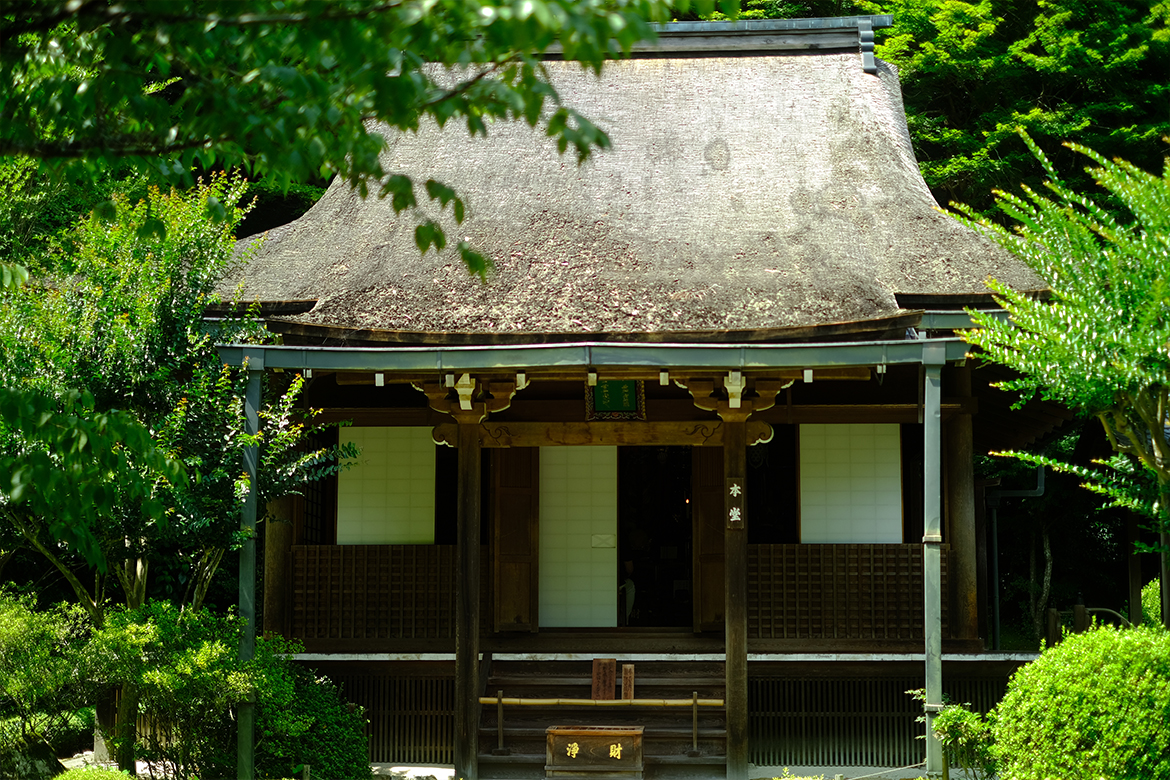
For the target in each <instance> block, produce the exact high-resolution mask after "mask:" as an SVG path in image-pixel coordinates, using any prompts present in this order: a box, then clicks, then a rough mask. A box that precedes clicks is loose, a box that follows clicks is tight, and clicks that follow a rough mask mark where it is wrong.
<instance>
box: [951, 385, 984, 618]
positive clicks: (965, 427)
mask: <svg viewBox="0 0 1170 780" xmlns="http://www.w3.org/2000/svg"><path fill="white" fill-rule="evenodd" d="M951 376H952V378H953V380H954V386H953V387H952V392H953V393H954V394H955V395H957V396H959V397H961V398H969V397H970V395H971V369H970V367H968V366H962V367H957V368H955V369H954V370H953V373H952V374H951ZM946 446H947V457H946V464H947V478H946V488H947V508H948V510H949V511H950V515H951V516H950V523H949V524H948V526H949V528H950V531H951V538H950V544H951V555H952V558H951V564H952V566H953V568H952V569H951V572H952V574H951V578H952V579H951V583H952V586H951V587H952V589H953V593H954V595H955V598H954V601H953V602H952V603H954V605H955V614H954V617H953V620H952V622H951V635H952V636H957V637H959V638H960V639H975V638H977V637H978V636H979V582H978V579H979V569H978V565H977V549H976V548H977V542H976V537H975V452H974V450H975V443H974V438H973V435H972V431H971V415H969V414H957V415H955V417H954V418H953V419H952V420H951V421H950V422H949V423H948V424H947V437H946Z"/></svg>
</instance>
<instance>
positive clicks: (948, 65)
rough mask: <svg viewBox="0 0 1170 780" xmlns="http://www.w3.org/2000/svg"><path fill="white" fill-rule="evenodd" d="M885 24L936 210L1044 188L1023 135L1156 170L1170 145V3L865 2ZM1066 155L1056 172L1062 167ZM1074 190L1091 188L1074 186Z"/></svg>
mask: <svg viewBox="0 0 1170 780" xmlns="http://www.w3.org/2000/svg"><path fill="white" fill-rule="evenodd" d="M858 5H859V6H860V7H861V8H862V9H863V10H864V11H865V12H867V13H892V14H893V15H894V26H893V27H892V28H890V29H887V30H880V31H878V35H879V44H878V47H877V54H878V56H879V57H881V58H882V59H885V60H887V61H889V62H892V63H893V64H895V65H896V66H897V67H898V69H899V75H900V77H901V81H902V87H903V97H904V100H905V104H906V112H907V120H908V122H909V125H910V134H911V136H912V138H913V139H914V150H915V153H916V155H917V157H918V161H919V165H920V167H921V169H922V173H923V176H924V177H925V179H926V182H927V184H928V185H930V187H931V189H932V190H933V191H934V193H935V196H936V198H937V199H938V200H939V202H941V203H946V202H949V201H960V202H964V203H968V204H970V205H971V206H972V207H974V208H975V209H976V210H978V211H986V210H988V209H990V208H991V207H992V206H993V205H994V204H993V201H992V199H991V197H990V195H989V193H990V192H991V191H992V189H993V188H997V187H998V188H1003V187H1007V186H1014V185H1015V184H1016V183H1017V182H1019V181H1020V180H1021V176H1023V177H1024V178H1023V180H1024V181H1025V182H1027V183H1028V184H1030V185H1031V186H1032V187H1033V188H1037V187H1039V186H1040V177H1039V176H1036V175H1031V176H1029V175H1027V174H1024V173H1022V172H1023V171H1026V170H1027V169H1028V165H1029V162H1030V159H1031V155H1030V153H1029V151H1028V149H1027V148H1026V147H1025V145H1023V144H1021V143H1019V140H1018V136H1017V132H1018V130H1020V129H1021V128H1022V129H1024V130H1026V131H1027V132H1028V133H1030V134H1031V135H1033V136H1034V137H1036V138H1037V139H1038V140H1040V141H1041V142H1042V143H1043V144H1044V145H1046V146H1048V145H1055V142H1059V141H1063V140H1071V141H1074V142H1076V143H1078V144H1082V145H1085V146H1088V147H1091V148H1094V149H1096V150H1097V151H1099V152H1101V153H1102V154H1103V155H1105V156H1107V157H1124V158H1126V159H1129V160H1131V161H1132V162H1134V163H1135V164H1136V165H1138V166H1140V167H1143V168H1147V169H1151V168H1154V167H1155V166H1156V165H1158V164H1159V163H1160V152H1159V150H1158V143H1157V142H1158V139H1159V138H1161V137H1162V136H1165V135H1167V134H1170V115H1167V113H1166V110H1165V106H1166V100H1167V98H1168V96H1170V82H1168V81H1167V79H1166V78H1165V74H1166V73H1167V72H1170V26H1168V22H1170V3H1166V2H1164V0H1138V1H1137V2H1134V1H1133V0H863V1H862V2H859V3H858ZM1073 162H1075V160H1074V159H1073V158H1072V156H1071V155H1068V156H1067V157H1064V158H1062V159H1059V160H1058V163H1060V166H1061V167H1064V166H1065V164H1068V165H1069V167H1071V166H1072V163H1073ZM1071 183H1072V185H1073V187H1074V188H1075V189H1085V188H1087V187H1089V186H1091V181H1090V179H1089V178H1088V177H1084V176H1080V175H1074V178H1072V179H1071Z"/></svg>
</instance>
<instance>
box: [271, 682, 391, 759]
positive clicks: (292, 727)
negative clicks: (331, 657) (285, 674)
mask: <svg viewBox="0 0 1170 780" xmlns="http://www.w3.org/2000/svg"><path fill="white" fill-rule="evenodd" d="M285 663H286V664H287V665H288V667H289V671H290V673H291V678H292V682H293V687H292V690H291V697H289V698H285V697H283V696H280V697H276V696H271V695H266V694H265V693H264V692H262V693H261V696H260V701H259V702H258V704H257V711H256V727H257V728H256V774H257V775H258V776H259V777H293V776H299V775H300V770H301V767H303V766H304V765H305V764H308V765H309V766H310V767H311V769H310V771H311V773H312V776H313V777H315V778H321V780H359V779H360V778H368V777H370V763H369V762H370V759H369V747H368V745H367V743H366V735H365V725H366V724H365V718H364V716H363V711H362V709H361V708H360V707H351V705H349V704H348V703H347V702H346V701H345V698H344V697H343V696H342V695H341V690H340V689H339V688H338V687H337V685H335V684H334V683H333V681H332V680H330V679H329V678H328V677H318V676H317V675H316V674H314V673H313V672H312V671H310V670H308V669H306V668H304V667H301V666H296V665H293V664H291V663H289V662H287V661H286V662H285Z"/></svg>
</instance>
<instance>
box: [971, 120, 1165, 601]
mask: <svg viewBox="0 0 1170 780" xmlns="http://www.w3.org/2000/svg"><path fill="white" fill-rule="evenodd" d="M1023 139H1024V142H1025V144H1026V145H1027V146H1028V147H1029V148H1030V149H1031V150H1032V151H1033V153H1034V154H1035V155H1036V157H1037V158H1038V159H1039V160H1040V163H1041V167H1042V168H1043V170H1044V171H1045V172H1046V173H1047V175H1048V176H1049V177H1050V178H1049V180H1048V181H1047V182H1046V183H1045V184H1046V187H1047V189H1048V194H1042V193H1041V192H1039V191H1037V190H1034V189H1031V188H1029V187H1026V186H1025V187H1024V188H1023V194H1022V195H1012V194H1008V193H1004V192H997V193H996V201H997V203H998V205H999V207H1000V209H1002V211H1003V212H1004V214H1006V215H1007V216H1008V217H1009V218H1010V219H1011V220H1012V222H1013V224H1014V230H1010V231H1009V230H1008V229H1006V228H1003V227H1001V226H998V225H992V224H991V223H988V222H986V221H983V222H980V223H976V224H977V226H979V227H981V228H982V229H986V230H988V231H989V233H990V235H991V236H992V237H993V238H994V239H995V240H996V241H998V242H999V243H1000V244H1001V245H1003V246H1004V247H1005V248H1006V249H1008V250H1009V251H1011V252H1012V253H1013V254H1014V255H1016V256H1017V257H1019V258H1020V259H1021V260H1023V261H1024V262H1025V263H1027V264H1028V266H1029V267H1030V268H1032V269H1033V270H1034V271H1036V273H1037V274H1039V276H1040V277H1041V278H1042V279H1043V280H1044V281H1045V282H1046V283H1047V284H1048V286H1049V288H1050V290H1051V293H1050V295H1049V296H1048V297H1047V298H1041V297H1035V296H1033V295H1030V294H1027V293H1022V292H1018V291H1016V290H1013V289H1011V288H1009V287H1007V286H1006V285H1004V284H1001V283H999V282H997V281H995V280H994V279H992V280H990V281H989V283H988V284H989V286H990V287H991V289H992V290H994V291H995V293H996V300H997V301H999V303H1000V304H1001V305H1002V306H1003V307H1004V309H1005V310H1007V312H1008V313H1009V315H1010V321H1001V320H998V319H997V318H996V317H994V316H991V315H989V314H987V313H981V312H978V311H972V312H971V317H972V320H973V321H974V322H975V323H976V324H977V325H978V326H979V328H978V329H977V330H973V331H968V332H966V334H965V335H964V338H966V339H967V341H968V342H970V343H971V344H973V345H976V346H978V347H979V348H980V350H981V352H982V354H983V355H984V356H986V357H987V358H988V359H990V360H993V361H995V362H997V363H1001V364H1003V365H1006V366H1009V367H1011V368H1013V369H1015V370H1016V371H1018V372H1020V377H1019V378H1018V379H1014V380H1011V381H1008V382H1004V383H1003V384H1002V387H1004V389H1007V390H1016V391H1019V392H1021V393H1022V398H1023V399H1024V400H1026V399H1027V398H1030V397H1031V396H1032V395H1034V394H1037V393H1039V394H1040V395H1042V396H1043V397H1045V398H1050V399H1053V400H1056V401H1059V402H1060V403H1063V404H1065V405H1066V406H1069V407H1072V408H1074V409H1080V410H1082V411H1084V412H1086V413H1088V414H1091V415H1094V416H1096V417H1097V418H1098V419H1099V420H1100V421H1101V423H1102V424H1103V425H1104V427H1105V432H1106V434H1107V435H1108V437H1109V442H1110V444H1111V445H1112V446H1113V449H1114V450H1115V451H1116V452H1118V453H1120V454H1121V455H1124V456H1126V457H1128V458H1130V459H1132V460H1133V461H1134V462H1135V463H1137V464H1140V467H1141V469H1143V470H1144V471H1145V472H1146V475H1147V476H1148V478H1147V479H1142V478H1140V477H1139V476H1138V475H1137V474H1136V473H1135V472H1134V471H1133V470H1132V469H1128V468H1126V466H1125V464H1123V463H1121V462H1118V461H1114V462H1112V463H1110V464H1107V465H1108V469H1107V470H1106V471H1104V472H1093V471H1089V470H1084V469H1081V470H1076V469H1074V468H1073V467H1068V469H1067V470H1073V471H1074V472H1075V473H1077V474H1078V475H1079V476H1081V477H1082V478H1084V479H1086V480H1087V481H1088V482H1089V483H1090V484H1093V485H1094V489H1096V490H1097V491H1098V492H1100V493H1102V494H1104V495H1106V496H1107V497H1108V498H1109V499H1110V500H1111V501H1112V502H1114V504H1115V505H1122V506H1129V507H1131V508H1135V509H1140V508H1142V506H1143V504H1145V505H1150V504H1152V507H1151V510H1149V511H1147V513H1152V514H1154V515H1155V516H1156V517H1157V518H1158V526H1159V530H1160V531H1161V532H1162V539H1161V546H1162V548H1163V549H1162V553H1163V558H1162V560H1163V578H1165V577H1166V575H1167V573H1168V572H1167V566H1168V560H1167V556H1168V554H1170V551H1168V550H1167V549H1166V548H1167V544H1168V542H1170V536H1168V534H1167V531H1170V522H1168V521H1170V437H1168V436H1167V431H1168V430H1170V171H1167V173H1166V174H1164V175H1162V176H1157V175H1154V174H1151V173H1147V172H1146V171H1143V170H1141V169H1140V168H1138V167H1136V166H1134V165H1131V164H1130V163H1128V162H1125V161H1124V160H1108V159H1105V158H1104V157H1102V156H1101V155H1099V154H1097V153H1096V152H1093V151H1091V150H1089V149H1086V148H1085V147H1082V146H1078V145H1076V144H1070V145H1069V147H1070V149H1072V150H1073V151H1076V152H1078V153H1080V154H1082V155H1085V156H1087V157H1088V158H1090V159H1091V160H1092V161H1093V162H1094V163H1096V165H1095V166H1094V167H1091V168H1089V169H1088V171H1087V173H1088V176H1089V177H1090V178H1091V179H1092V181H1093V182H1095V183H1096V185H1097V186H1098V187H1100V188H1101V189H1102V190H1103V191H1104V192H1105V193H1107V195H1108V196H1109V198H1110V199H1111V201H1112V203H1115V204H1118V205H1119V206H1120V210H1121V214H1120V215H1118V214H1117V210H1115V209H1110V208H1107V207H1106V206H1105V205H1103V204H1102V199H1100V198H1094V197H1089V196H1087V195H1084V194H1082V193H1081V192H1078V191H1077V190H1075V189H1073V188H1072V187H1070V186H1069V185H1067V184H1065V183H1064V182H1062V181H1061V180H1060V178H1059V177H1058V176H1057V174H1056V171H1055V169H1054V168H1053V166H1052V164H1051V163H1050V162H1049V160H1048V159H1047V157H1045V156H1044V154H1043V153H1042V152H1041V151H1040V149H1039V147H1037V146H1036V144H1035V143H1034V142H1033V141H1032V139H1031V138H1030V137H1028V136H1027V135H1025V136H1023ZM967 213H968V216H971V215H972V212H971V210H968V211H967ZM1150 481H1153V482H1155V483H1156V489H1155V490H1150V485H1149V482H1150Z"/></svg>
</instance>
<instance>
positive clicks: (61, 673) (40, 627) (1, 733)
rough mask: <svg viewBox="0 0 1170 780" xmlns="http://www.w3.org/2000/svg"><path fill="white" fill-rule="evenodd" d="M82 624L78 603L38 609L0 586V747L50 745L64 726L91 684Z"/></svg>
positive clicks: (73, 716) (85, 624) (85, 627)
mask: <svg viewBox="0 0 1170 780" xmlns="http://www.w3.org/2000/svg"><path fill="white" fill-rule="evenodd" d="M88 630H89V626H88V621H87V620H86V616H85V613H84V612H83V611H82V610H81V608H80V607H77V606H72V607H70V606H66V605H58V606H57V607H54V608H52V609H49V610H45V611H38V610H37V609H36V603H35V599H34V598H33V597H31V596H19V595H16V594H14V593H12V592H11V591H10V590H8V589H6V588H0V752H8V751H12V750H15V749H16V748H17V747H18V746H22V745H29V744H34V743H42V744H45V745H49V746H52V745H54V744H55V743H56V742H57V741H58V739H59V738H60V737H61V735H62V734H64V733H65V732H67V731H68V730H69V728H70V725H71V723H72V722H73V721H74V720H75V719H76V711H77V709H78V708H79V707H80V706H82V704H83V703H84V702H85V701H86V699H87V697H88V696H89V695H90V694H91V693H92V688H93V686H92V682H91V680H90V677H89V675H90V673H91V672H92V669H93V666H92V663H91V660H92V659H91V657H90V656H89V655H88V654H86V653H85V652H84V650H83V648H84V645H85V641H86V639H87V637H88ZM91 733H92V727H91Z"/></svg>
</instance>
